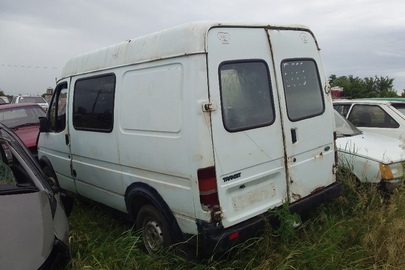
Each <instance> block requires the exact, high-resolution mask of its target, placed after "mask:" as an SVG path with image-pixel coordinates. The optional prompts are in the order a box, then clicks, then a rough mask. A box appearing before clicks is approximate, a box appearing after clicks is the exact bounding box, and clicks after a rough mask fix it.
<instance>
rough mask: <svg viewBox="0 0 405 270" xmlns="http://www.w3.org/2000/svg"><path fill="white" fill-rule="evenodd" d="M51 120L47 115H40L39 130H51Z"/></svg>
mask: <svg viewBox="0 0 405 270" xmlns="http://www.w3.org/2000/svg"><path fill="white" fill-rule="evenodd" d="M49 130H50V128H49V121H48V119H47V118H46V117H39V132H49Z"/></svg>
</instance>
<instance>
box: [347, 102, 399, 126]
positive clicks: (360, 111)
mask: <svg viewBox="0 0 405 270" xmlns="http://www.w3.org/2000/svg"><path fill="white" fill-rule="evenodd" d="M348 119H349V121H350V122H352V123H353V124H354V125H355V126H357V127H376V128H398V127H399V124H398V122H397V121H395V120H394V119H393V118H392V117H391V116H390V115H389V114H388V113H386V112H385V111H384V110H383V109H382V108H381V107H380V106H378V105H354V106H353V109H352V110H351V112H350V115H349V117H348Z"/></svg>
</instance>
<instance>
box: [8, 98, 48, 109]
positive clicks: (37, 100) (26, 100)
mask: <svg viewBox="0 0 405 270" xmlns="http://www.w3.org/2000/svg"><path fill="white" fill-rule="evenodd" d="M10 103H37V104H38V105H39V106H41V107H42V108H43V109H44V110H45V111H46V110H48V107H49V105H48V102H47V101H46V99H44V98H43V97H41V96H16V97H14V98H13V99H12V100H11V102H10Z"/></svg>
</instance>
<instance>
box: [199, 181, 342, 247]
mask: <svg viewBox="0 0 405 270" xmlns="http://www.w3.org/2000/svg"><path fill="white" fill-rule="evenodd" d="M341 193H342V185H341V184H340V183H334V184H332V185H330V186H328V187H326V188H324V189H322V190H320V191H319V192H317V193H314V194H311V195H309V196H307V197H305V198H303V199H301V200H299V201H297V202H295V203H293V204H291V205H290V206H289V208H290V211H291V212H293V213H297V214H300V213H302V212H305V211H307V210H310V209H313V208H314V207H316V206H318V205H320V204H322V203H325V202H327V201H330V200H331V199H333V198H336V197H338V196H340V195H341ZM274 221H276V218H275V217H274V215H272V214H271V213H270V211H268V212H265V213H263V214H261V215H259V216H256V217H254V218H251V219H249V220H246V221H244V222H241V223H239V224H237V225H235V226H232V227H229V228H226V229H225V228H223V227H222V225H219V226H218V225H215V224H212V223H208V222H204V221H198V222H197V226H198V230H199V238H198V242H199V246H200V248H201V249H202V251H203V252H205V253H210V254H212V253H216V252H223V251H226V250H228V249H229V248H230V247H232V246H233V245H235V244H238V243H242V242H244V241H246V240H247V239H249V238H252V237H255V236H258V235H260V234H262V233H263V232H264V229H265V226H266V224H269V222H270V223H272V222H274Z"/></svg>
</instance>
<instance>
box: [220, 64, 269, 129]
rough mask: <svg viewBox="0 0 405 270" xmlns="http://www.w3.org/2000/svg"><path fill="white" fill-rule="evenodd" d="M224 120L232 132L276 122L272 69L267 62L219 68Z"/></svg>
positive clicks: (225, 65) (223, 65)
mask: <svg viewBox="0 0 405 270" xmlns="http://www.w3.org/2000/svg"><path fill="white" fill-rule="evenodd" d="M219 78H220V90H221V103H222V118H223V123H224V127H225V129H226V130H227V131H229V132H236V131H242V130H247V129H251V128H258V127H262V126H266V125H270V124H272V123H273V122H274V120H275V113H274V103H273V99H272V95H271V89H270V76H269V70H268V67H267V65H266V63H265V62H264V61H260V60H256V61H238V62H224V63H222V64H221V65H220V67H219Z"/></svg>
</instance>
